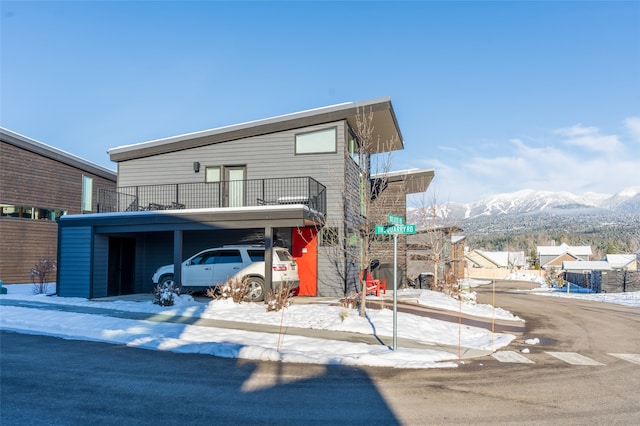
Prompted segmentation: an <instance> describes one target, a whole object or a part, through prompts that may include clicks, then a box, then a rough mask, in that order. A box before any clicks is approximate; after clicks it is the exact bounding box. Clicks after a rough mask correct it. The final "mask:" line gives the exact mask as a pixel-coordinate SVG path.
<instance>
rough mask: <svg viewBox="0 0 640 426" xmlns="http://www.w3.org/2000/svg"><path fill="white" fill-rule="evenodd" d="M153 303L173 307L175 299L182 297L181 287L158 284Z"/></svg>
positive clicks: (171, 284) (173, 284) (154, 291)
mask: <svg viewBox="0 0 640 426" xmlns="http://www.w3.org/2000/svg"><path fill="white" fill-rule="evenodd" d="M153 294H154V295H155V298H154V299H153V303H154V304H156V305H160V306H173V303H174V299H175V297H176V296H179V295H180V287H178V286H177V285H176V284H175V283H170V284H158V285H157V286H155V288H154V289H153Z"/></svg>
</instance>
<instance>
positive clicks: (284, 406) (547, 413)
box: [0, 282, 640, 425]
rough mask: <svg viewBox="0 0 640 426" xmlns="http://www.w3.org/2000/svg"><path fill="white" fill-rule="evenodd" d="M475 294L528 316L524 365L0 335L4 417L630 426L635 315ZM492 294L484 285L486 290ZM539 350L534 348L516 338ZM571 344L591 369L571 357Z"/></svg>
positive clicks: (638, 319) (637, 400) (633, 418)
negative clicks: (442, 364) (283, 356)
mask: <svg viewBox="0 0 640 426" xmlns="http://www.w3.org/2000/svg"><path fill="white" fill-rule="evenodd" d="M518 285H521V284H515V283H509V282H506V283H498V284H497V285H496V286H495V287H496V292H495V296H494V294H493V293H492V292H491V290H492V287H485V288H483V289H480V290H479V293H480V294H479V298H480V301H481V302H483V303H486V302H487V300H486V298H487V297H488V298H489V300H491V299H493V298H494V297H495V300H496V305H498V306H501V307H503V308H505V309H507V310H510V311H512V312H513V313H515V314H517V315H519V316H521V317H522V318H526V319H527V330H526V332H525V335H524V336H522V337H518V339H517V341H515V342H514V343H513V344H512V345H511V346H510V347H509V348H507V349H509V350H513V351H514V352H515V351H519V350H520V349H522V348H524V347H525V346H526V347H527V348H529V349H530V353H528V354H526V355H527V357H528V358H529V359H531V360H532V362H533V363H529V364H518V363H504V362H499V361H498V360H496V359H494V358H493V357H485V358H480V359H474V360H471V361H465V363H464V364H460V366H459V367H458V368H454V369H435V370H397V369H384V368H383V369H380V368H351V367H340V366H322V365H302V364H279V363H269V362H248V361H240V360H231V359H221V358H215V357H211V356H208V355H198V354H177V353H168V352H155V351H146V350H141V349H134V348H128V347H123V346H117V345H109V344H103V343H96V342H82V341H67V340H61V339H56V338H51V337H45V336H31V335H21V334H15V333H8V332H0V380H1V382H0V383H1V387H0V423H1V424H2V425H17V424H20V425H24V424H29V425H37V424H47V425H53V424H92V423H93V424H136V425H138V424H156V425H163V424H190V425H195V424H234V425H235V424H243V425H244V424H276V423H277V424H305V425H313V424H332V425H337V424H340V425H342V424H345V425H346V424H348V425H357V424H369V425H370V424H385V425H393V424H415V425H423V424H463V423H466V424H472V425H476V424H519V425H520V424H607V425H613V424H624V425H626V424H629V425H632V424H637V423H638V418H640V394H639V393H638V389H640V365H637V364H634V363H631V362H628V361H625V360H621V359H619V358H615V357H612V356H610V355H609V354H610V353H635V354H638V353H640V310H639V309H638V308H625V307H621V306H617V305H610V304H602V303H595V302H590V303H587V302H581V301H576V300H571V301H568V300H564V299H555V298H551V297H539V296H532V295H530V294H522V293H517V292H516V293H514V292H511V291H510V290H509V289H511V288H514V286H518ZM487 292H488V293H487ZM533 337H537V338H539V339H541V341H542V344H541V345H536V346H529V345H525V344H524V343H523V340H524V339H527V338H533ZM553 351H556V352H577V353H579V354H581V355H584V356H588V357H589V358H590V359H594V360H596V361H598V362H599V363H600V365H595V366H592V365H589V366H576V365H570V364H567V363H565V362H563V361H561V360H559V359H557V358H554V357H552V356H550V355H549V354H548V352H553Z"/></svg>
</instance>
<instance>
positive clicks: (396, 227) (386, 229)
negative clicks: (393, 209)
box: [376, 213, 416, 351]
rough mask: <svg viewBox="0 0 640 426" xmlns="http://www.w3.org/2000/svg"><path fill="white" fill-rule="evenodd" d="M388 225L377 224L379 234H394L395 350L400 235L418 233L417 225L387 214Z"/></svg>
mask: <svg viewBox="0 0 640 426" xmlns="http://www.w3.org/2000/svg"><path fill="white" fill-rule="evenodd" d="M387 221H388V222H389V224H388V225H376V234H377V235H393V350H394V351H395V350H396V348H397V347H398V295H397V293H398V291H397V290H398V235H407V234H415V233H416V225H407V224H405V223H404V218H403V217H401V216H396V215H393V214H391V213H389V214H387Z"/></svg>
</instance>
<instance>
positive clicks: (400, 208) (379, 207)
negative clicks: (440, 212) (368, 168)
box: [370, 169, 435, 288]
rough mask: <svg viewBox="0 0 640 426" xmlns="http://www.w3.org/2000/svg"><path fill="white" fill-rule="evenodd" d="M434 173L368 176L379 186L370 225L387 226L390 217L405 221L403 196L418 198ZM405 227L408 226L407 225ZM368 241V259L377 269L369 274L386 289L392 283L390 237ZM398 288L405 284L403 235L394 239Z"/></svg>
mask: <svg viewBox="0 0 640 426" xmlns="http://www.w3.org/2000/svg"><path fill="white" fill-rule="evenodd" d="M434 175H435V171H434V170H433V169H409V170H401V171H397V172H388V173H383V174H379V175H374V176H372V179H371V181H372V182H373V184H374V185H376V183H377V184H380V182H382V184H383V185H384V188H379V193H378V192H376V191H374V192H375V193H376V199H375V201H374V204H373V206H372V207H374V208H373V209H372V210H373V211H372V212H371V220H370V223H373V224H378V225H384V224H387V223H388V215H389V214H393V215H396V216H400V217H402V218H404V219H405V220H406V219H407V195H409V194H419V193H424V192H426V191H427V188H428V187H429V185H430V184H431V181H432V180H433V177H434ZM407 223H408V222H407ZM373 237H374V238H373V239H372V241H371V256H370V257H371V259H377V260H378V261H379V263H380V266H379V269H376V270H374V271H373V275H374V277H376V278H383V279H386V280H387V284H388V285H389V288H391V283H392V282H393V260H394V248H393V235H374V236H373ZM396 257H397V262H398V265H397V266H398V274H397V279H398V287H401V286H402V284H403V283H405V282H406V278H407V277H406V275H407V270H408V263H407V235H402V234H400V235H398V247H397V253H396Z"/></svg>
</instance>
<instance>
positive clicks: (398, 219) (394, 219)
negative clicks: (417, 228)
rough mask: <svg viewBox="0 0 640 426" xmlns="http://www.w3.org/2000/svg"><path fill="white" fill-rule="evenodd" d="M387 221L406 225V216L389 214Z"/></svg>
mask: <svg viewBox="0 0 640 426" xmlns="http://www.w3.org/2000/svg"><path fill="white" fill-rule="evenodd" d="M387 222H389V223H390V224H392V225H404V218H403V217H402V216H396V215H394V214H391V213H389V214H387Z"/></svg>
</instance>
